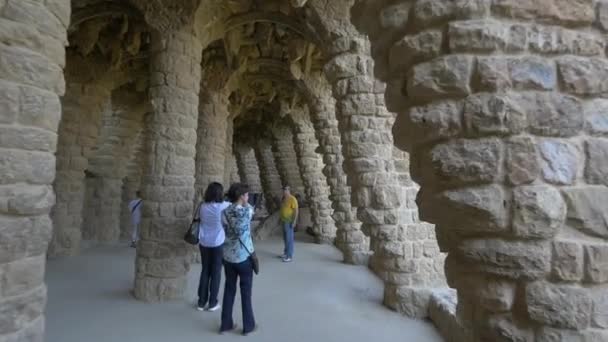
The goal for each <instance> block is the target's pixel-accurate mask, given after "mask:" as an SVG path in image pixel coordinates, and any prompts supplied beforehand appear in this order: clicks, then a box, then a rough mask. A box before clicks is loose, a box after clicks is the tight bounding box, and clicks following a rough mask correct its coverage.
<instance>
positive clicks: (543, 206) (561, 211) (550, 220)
mask: <svg viewBox="0 0 608 342" xmlns="http://www.w3.org/2000/svg"><path fill="white" fill-rule="evenodd" d="M565 219H566V204H565V203H564V200H563V199H562V196H561V194H560V192H559V191H558V190H557V189H555V188H554V187H552V186H547V185H535V186H523V187H518V188H516V189H515V190H514V191H513V230H514V233H515V235H517V236H519V237H524V238H532V239H536V238H541V239H546V238H552V237H554V236H555V235H556V234H557V233H558V231H559V229H560V228H561V226H562V225H563V223H564V221H565Z"/></svg>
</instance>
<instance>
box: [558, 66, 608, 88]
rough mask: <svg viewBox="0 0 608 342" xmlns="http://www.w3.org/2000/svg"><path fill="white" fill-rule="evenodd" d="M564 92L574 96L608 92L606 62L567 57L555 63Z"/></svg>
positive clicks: (607, 67) (607, 68)
mask: <svg viewBox="0 0 608 342" xmlns="http://www.w3.org/2000/svg"><path fill="white" fill-rule="evenodd" d="M557 68H558V72H559V76H560V80H561V83H562V86H563V88H564V90H566V91H567V92H570V93H572V94H575V95H601V94H603V93H605V92H606V91H608V61H607V60H605V59H603V58H585V57H574V56H567V57H561V58H559V59H558V61H557Z"/></svg>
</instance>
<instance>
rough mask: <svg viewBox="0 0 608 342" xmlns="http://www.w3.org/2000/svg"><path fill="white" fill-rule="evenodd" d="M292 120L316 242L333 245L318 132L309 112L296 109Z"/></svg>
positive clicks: (295, 145)
mask: <svg viewBox="0 0 608 342" xmlns="http://www.w3.org/2000/svg"><path fill="white" fill-rule="evenodd" d="M291 118H292V120H293V130H294V132H293V144H294V149H295V152H296V156H297V159H298V165H299V168H300V173H301V174H302V180H303V181H304V187H305V189H306V198H307V199H308V201H309V203H310V212H311V215H312V221H313V227H312V228H313V231H314V232H315V242H317V243H325V244H333V243H334V242H335V240H336V230H337V228H336V224H335V222H334V220H333V218H332V211H333V210H332V208H331V206H332V205H331V201H330V200H329V192H330V190H329V186H328V184H327V178H326V177H325V175H324V174H323V159H322V158H321V156H320V155H319V154H317V148H318V147H319V143H318V141H317V138H316V137H315V128H314V126H313V125H312V122H311V121H310V116H309V114H308V111H307V110H304V109H303V108H300V109H295V110H294V112H293V113H291Z"/></svg>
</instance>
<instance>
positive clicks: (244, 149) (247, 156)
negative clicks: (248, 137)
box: [234, 144, 262, 193]
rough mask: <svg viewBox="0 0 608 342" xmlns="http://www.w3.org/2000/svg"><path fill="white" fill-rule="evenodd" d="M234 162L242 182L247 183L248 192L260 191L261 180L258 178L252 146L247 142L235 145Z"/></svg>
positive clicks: (258, 170)
mask: <svg viewBox="0 0 608 342" xmlns="http://www.w3.org/2000/svg"><path fill="white" fill-rule="evenodd" d="M234 152H235V154H236V163H237V166H238V170H239V176H240V178H241V182H242V183H246V184H247V185H249V191H250V192H257V193H261V192H262V182H261V180H260V168H259V167H258V161H257V160H256V158H255V152H254V150H253V147H251V146H250V145H249V144H247V145H241V144H237V145H236V146H235V149H234Z"/></svg>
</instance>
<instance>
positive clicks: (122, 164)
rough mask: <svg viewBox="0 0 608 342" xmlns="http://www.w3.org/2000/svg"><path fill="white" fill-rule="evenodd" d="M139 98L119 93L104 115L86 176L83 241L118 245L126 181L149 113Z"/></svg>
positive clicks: (116, 92) (115, 93)
mask: <svg viewBox="0 0 608 342" xmlns="http://www.w3.org/2000/svg"><path fill="white" fill-rule="evenodd" d="M141 100H142V99H141V97H140V96H137V95H135V96H133V94H130V93H127V92H125V90H117V91H115V92H114V94H113V96H112V110H111V111H108V112H106V113H105V114H104V118H103V120H102V128H101V131H100V136H99V139H98V143H97V145H98V146H97V148H96V149H95V151H94V152H93V153H92V156H91V157H90V161H89V167H88V169H87V170H88V172H87V175H88V176H87V179H86V180H87V194H86V196H85V208H84V214H83V225H82V232H83V239H84V240H91V241H93V242H94V243H98V242H101V243H104V242H116V241H119V239H120V235H121V231H120V216H121V204H122V197H121V195H122V188H123V179H124V178H125V176H126V174H127V165H128V162H129V159H130V157H131V155H133V154H134V151H135V148H136V146H135V144H136V138H137V136H138V135H139V134H140V132H141V130H142V129H143V127H142V126H143V122H142V120H143V114H144V113H145V112H146V111H147V110H148V108H147V106H146V105H145V104H144V103H143V102H142V101H141Z"/></svg>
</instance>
